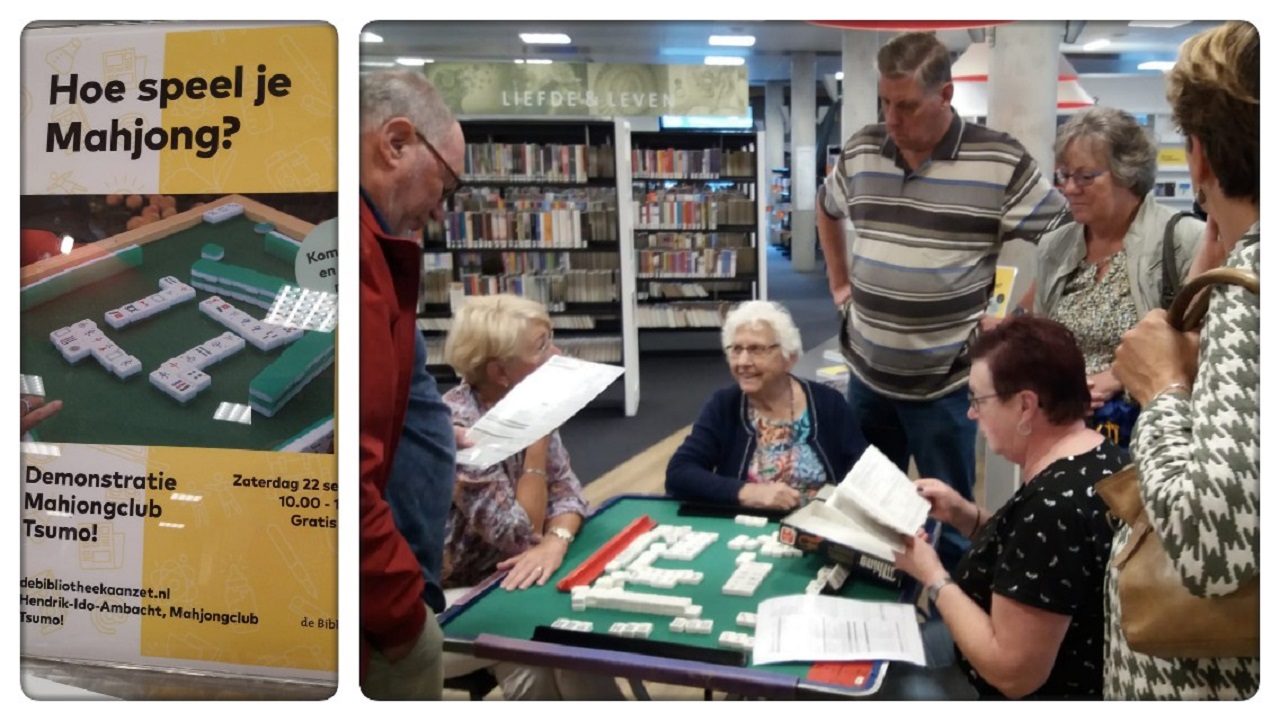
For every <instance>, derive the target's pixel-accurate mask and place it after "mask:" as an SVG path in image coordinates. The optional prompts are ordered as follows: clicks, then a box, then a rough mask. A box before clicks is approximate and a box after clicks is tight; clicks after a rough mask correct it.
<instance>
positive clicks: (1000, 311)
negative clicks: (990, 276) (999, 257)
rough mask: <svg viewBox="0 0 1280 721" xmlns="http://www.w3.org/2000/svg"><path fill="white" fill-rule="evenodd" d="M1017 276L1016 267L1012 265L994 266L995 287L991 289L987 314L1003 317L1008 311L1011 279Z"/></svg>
mask: <svg viewBox="0 0 1280 721" xmlns="http://www.w3.org/2000/svg"><path fill="white" fill-rule="evenodd" d="M1017 277H1018V268H1017V267H1016V266H1012V265H997V266H996V282H995V287H994V288H993V289H992V291H991V302H990V304H989V305H988V307H987V314H988V315H993V316H995V317H997V318H1003V317H1005V315H1006V314H1007V313H1008V312H1009V300H1010V296H1011V295H1012V294H1013V281H1014V279H1015V278H1017Z"/></svg>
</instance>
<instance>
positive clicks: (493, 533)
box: [441, 382, 587, 588]
mask: <svg viewBox="0 0 1280 721" xmlns="http://www.w3.org/2000/svg"><path fill="white" fill-rule="evenodd" d="M444 402H445V403H446V404H448V406H449V410H450V411H452V413H453V424H454V425H457V426H463V427H464V428H470V427H471V426H474V425H475V424H476V423H477V422H478V421H479V420H480V418H481V417H482V416H484V414H485V413H486V412H488V410H489V409H488V408H482V407H481V405H480V401H479V399H477V398H476V394H475V390H474V389H473V388H472V387H471V386H470V385H468V384H467V383H465V382H464V383H462V384H461V385H458V386H456V387H454V388H452V389H450V390H449V392H448V393H445V394H444ZM524 456H525V452H524V451H520V452H519V453H517V454H515V455H513V456H511V457H510V458H507V459H506V460H504V461H502V462H500V463H495V464H494V465H492V466H489V467H488V468H473V467H471V466H462V465H460V466H458V471H457V483H456V484H455V485H454V487H453V505H452V507H451V508H450V510H449V520H448V521H447V523H446V524H445V538H444V564H443V568H442V570H441V576H442V585H443V586H444V587H445V588H461V587H465V586H474V585H476V584H478V583H480V582H481V581H483V580H484V579H486V578H488V577H489V576H490V575H491V574H493V573H494V572H495V571H497V566H498V562H499V561H503V560H506V559H508V558H511V557H512V556H515V555H518V554H520V553H523V552H525V551H527V550H529V549H530V548H533V547H534V546H536V545H538V543H539V542H541V541H542V532H543V530H544V529H542V528H534V527H533V523H532V521H530V519H529V514H527V513H525V511H524V508H523V507H521V506H520V503H519V502H518V501H517V500H516V482H517V481H518V480H519V479H520V474H521V472H522V469H523V468H524ZM567 513H576V514H578V515H579V516H584V517H585V516H586V515H587V502H586V499H584V498H583V497H582V484H581V483H580V482H579V481H578V477H577V476H576V475H575V474H574V472H573V469H572V468H571V467H570V466H569V452H568V451H567V450H565V447H564V443H562V442H561V441H560V431H555V432H553V433H552V435H551V445H550V447H549V448H548V449H547V509H546V518H547V519H548V520H550V519H552V518H555V517H556V516H562V515H565V514H567Z"/></svg>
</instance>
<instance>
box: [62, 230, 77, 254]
mask: <svg viewBox="0 0 1280 721" xmlns="http://www.w3.org/2000/svg"><path fill="white" fill-rule="evenodd" d="M74 247H76V239H75V238H72V237H71V236H69V235H64V236H62V247H61V250H62V254H63V255H66V254H67V253H70V252H71V249H72V248H74Z"/></svg>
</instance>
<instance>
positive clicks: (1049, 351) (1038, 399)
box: [895, 316, 1127, 698]
mask: <svg viewBox="0 0 1280 721" xmlns="http://www.w3.org/2000/svg"><path fill="white" fill-rule="evenodd" d="M971 354H972V357H973V367H972V369H971V371H970V374H969V416H970V417H971V418H973V419H974V420H976V421H977V423H978V430H979V431H980V432H981V433H982V435H983V437H984V438H986V441H987V443H988V445H990V447H991V449H992V450H994V451H995V452H997V453H999V454H1000V455H1001V456H1004V457H1005V458H1007V459H1009V460H1010V461H1012V462H1013V463H1016V464H1018V465H1019V466H1020V467H1021V469H1022V479H1023V482H1022V485H1021V487H1019V488H1018V489H1017V491H1016V492H1015V493H1014V494H1013V497H1012V498H1011V499H1009V501H1008V502H1007V503H1005V504H1004V505H1003V506H1001V507H1000V508H999V509H998V510H996V511H995V512H994V513H991V512H988V511H986V510H984V509H983V508H981V507H980V506H978V505H977V504H975V503H973V502H972V501H968V500H965V499H964V498H962V497H961V496H960V495H959V494H957V493H956V492H955V491H954V490H952V489H951V488H950V487H949V486H947V485H946V484H944V483H942V482H941V481H938V480H935V479H929V478H925V479H921V480H919V481H917V483H916V485H917V488H918V490H919V492H920V493H921V495H923V496H924V497H925V498H926V499H928V501H929V505H930V510H929V515H931V516H932V517H934V518H936V519H938V520H939V521H942V522H944V523H949V524H951V525H952V526H954V527H956V528H958V529H961V531H965V530H968V531H969V537H970V538H971V539H972V546H971V548H970V549H969V551H968V552H966V553H965V555H964V556H963V557H961V559H960V563H959V564H958V566H957V567H956V576H955V578H954V580H953V579H952V578H951V577H950V576H948V575H947V571H946V570H945V569H944V568H943V567H942V563H941V562H940V561H939V560H938V555H937V552H936V551H934V549H933V547H932V546H931V545H929V543H928V542H927V541H926V540H924V539H923V537H909V538H908V539H907V541H906V550H905V551H904V552H903V553H900V554H897V557H896V561H895V562H896V565H897V567H898V568H899V569H901V570H903V571H904V572H906V573H908V574H910V575H911V576H913V577H914V578H915V579H916V580H918V581H919V582H920V583H921V584H923V585H925V586H926V587H927V588H928V593H929V597H930V600H931V601H932V602H933V604H934V607H935V608H936V609H937V611H938V613H939V615H941V617H942V620H943V621H944V622H945V623H946V625H947V629H948V630H949V631H950V632H951V636H952V638H953V639H954V641H955V645H956V649H957V651H958V652H959V653H958V655H959V657H960V666H961V668H962V669H963V670H964V671H965V672H966V673H967V674H968V676H969V680H970V682H971V683H972V684H973V685H974V686H975V687H976V688H977V691H978V694H979V695H980V696H984V697H1007V698H1022V697H1035V698H1101V697H1102V659H1103V623H1104V612H1103V596H1102V588H1103V581H1104V579H1105V577H1106V564H1107V562H1108V559H1109V558H1110V554H1111V536H1112V531H1111V526H1110V524H1109V523H1108V522H1107V518H1106V510H1107V509H1106V505H1105V504H1104V503H1103V502H1102V500H1101V499H1100V498H1098V497H1097V496H1095V495H1094V494H1093V485H1094V484H1095V483H1097V482H1098V481H1100V480H1102V479H1103V478H1106V477H1107V476H1109V475H1111V474H1112V473H1114V472H1116V471H1118V470H1120V469H1121V468H1122V467H1123V466H1124V465H1125V463H1126V461H1127V458H1126V454H1125V452H1124V451H1122V450H1120V449H1119V448H1117V447H1116V446H1115V445H1114V444H1112V443H1111V441H1109V440H1107V439H1106V438H1104V437H1103V436H1102V435H1101V434H1099V433H1098V432H1097V431H1094V430H1092V429H1090V428H1088V427H1087V426H1086V425H1085V418H1087V417H1088V415H1089V401H1090V396H1089V387H1088V385H1087V384H1086V382H1085V374H1084V357H1083V355H1082V354H1081V352H1080V347H1079V346H1078V345H1077V344H1076V341H1075V338H1074V337H1073V336H1072V335H1071V331H1069V330H1067V328H1066V327H1065V326H1063V325H1062V324H1060V323H1058V322H1056V321H1052V320H1049V319H1047V318H1043V317H1038V316H1018V317H1015V318H1012V319H1009V320H1007V321H1005V322H1004V323H1001V324H1000V325H999V326H997V327H996V328H994V329H992V330H990V331H987V332H986V333H983V334H982V335H981V336H979V337H978V339H977V340H976V341H975V342H974V345H973V347H972V349H971ZM970 529H971V530H970Z"/></svg>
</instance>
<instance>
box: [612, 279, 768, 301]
mask: <svg viewBox="0 0 1280 721" xmlns="http://www.w3.org/2000/svg"><path fill="white" fill-rule="evenodd" d="M754 295H755V283H754V282H753V281H750V280H744V281H740V282H728V283H725V282H717V283H716V284H715V297H716V298H734V299H735V300H734V301H733V302H738V300H746V299H748V298H751V297H754ZM711 297H712V293H711V292H710V291H709V290H707V287H706V286H704V285H702V284H701V283H688V282H682V283H662V282H658V281H654V282H647V283H638V284H637V285H636V300H638V301H663V300H697V299H703V298H711Z"/></svg>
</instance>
